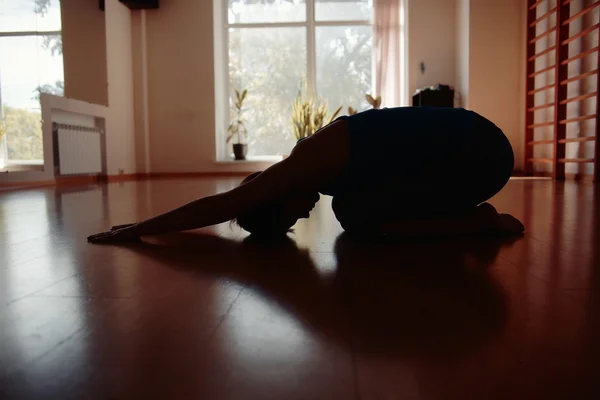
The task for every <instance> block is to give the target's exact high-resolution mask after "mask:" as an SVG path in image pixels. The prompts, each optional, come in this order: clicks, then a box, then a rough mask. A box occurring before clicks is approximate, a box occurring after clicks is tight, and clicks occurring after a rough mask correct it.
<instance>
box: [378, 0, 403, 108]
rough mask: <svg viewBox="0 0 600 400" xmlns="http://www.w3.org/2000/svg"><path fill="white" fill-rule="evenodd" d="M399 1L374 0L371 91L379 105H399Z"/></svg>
mask: <svg viewBox="0 0 600 400" xmlns="http://www.w3.org/2000/svg"><path fill="white" fill-rule="evenodd" d="M400 1H401V0H374V3H373V5H374V8H375V20H374V24H375V60H374V61H375V74H376V75H375V82H376V87H375V95H376V96H381V99H382V107H394V106H399V105H400Z"/></svg>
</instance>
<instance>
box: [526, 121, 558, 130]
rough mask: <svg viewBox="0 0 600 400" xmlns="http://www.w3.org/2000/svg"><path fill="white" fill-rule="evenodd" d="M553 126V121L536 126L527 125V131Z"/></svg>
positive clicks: (539, 123)
mask: <svg viewBox="0 0 600 400" xmlns="http://www.w3.org/2000/svg"><path fill="white" fill-rule="evenodd" d="M552 125H554V121H549V122H538V123H537V124H531V125H527V128H528V129H533V128H542V127H544V126H552Z"/></svg>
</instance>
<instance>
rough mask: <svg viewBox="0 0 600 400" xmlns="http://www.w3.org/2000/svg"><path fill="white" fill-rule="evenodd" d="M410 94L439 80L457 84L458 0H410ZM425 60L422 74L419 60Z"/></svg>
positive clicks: (410, 95)
mask: <svg viewBox="0 0 600 400" xmlns="http://www.w3.org/2000/svg"><path fill="white" fill-rule="evenodd" d="M407 3H408V95H409V103H410V102H412V95H413V93H414V92H415V90H416V89H418V88H422V87H424V86H430V85H435V84H438V83H442V84H446V85H450V86H455V84H456V39H455V32H456V18H455V16H456V5H455V4H456V1H455V0H407ZM421 61H423V62H424V63H425V73H424V74H421V71H420V67H419V65H420V63H421Z"/></svg>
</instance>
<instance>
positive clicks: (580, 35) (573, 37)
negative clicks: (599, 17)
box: [561, 24, 600, 46]
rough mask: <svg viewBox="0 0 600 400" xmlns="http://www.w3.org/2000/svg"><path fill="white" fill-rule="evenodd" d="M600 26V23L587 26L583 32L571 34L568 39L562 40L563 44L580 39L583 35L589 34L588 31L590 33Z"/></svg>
mask: <svg viewBox="0 0 600 400" xmlns="http://www.w3.org/2000/svg"><path fill="white" fill-rule="evenodd" d="M599 27H600V24H596V25H592V26H590V27H589V28H586V29H584V30H582V31H581V32H579V33H577V34H575V35H573V36H571V37H570V38H567V39H565V40H563V41H562V42H561V44H562V45H563V46H564V45H565V44H569V43H571V42H572V41H574V40H577V39H579V38H580V37H582V36H585V35H587V34H588V33H590V32H592V31H594V30H596V29H598V28H599Z"/></svg>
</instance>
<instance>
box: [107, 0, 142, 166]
mask: <svg viewBox="0 0 600 400" xmlns="http://www.w3.org/2000/svg"><path fill="white" fill-rule="evenodd" d="M105 14H106V15H105V17H106V54H107V58H106V64H107V76H108V83H109V85H108V115H107V120H106V151H107V160H106V161H107V170H108V174H109V175H117V174H119V173H124V174H132V173H136V162H135V161H136V158H135V138H134V131H135V123H134V109H133V57H132V53H133V51H132V44H131V12H130V11H129V9H128V8H127V7H125V6H124V5H123V4H121V3H120V2H119V1H118V0H106V12H105Z"/></svg>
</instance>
